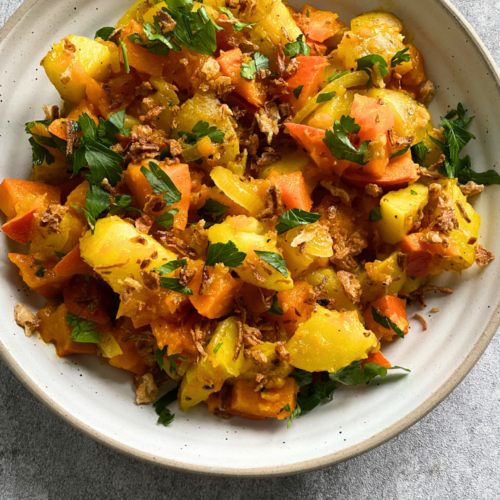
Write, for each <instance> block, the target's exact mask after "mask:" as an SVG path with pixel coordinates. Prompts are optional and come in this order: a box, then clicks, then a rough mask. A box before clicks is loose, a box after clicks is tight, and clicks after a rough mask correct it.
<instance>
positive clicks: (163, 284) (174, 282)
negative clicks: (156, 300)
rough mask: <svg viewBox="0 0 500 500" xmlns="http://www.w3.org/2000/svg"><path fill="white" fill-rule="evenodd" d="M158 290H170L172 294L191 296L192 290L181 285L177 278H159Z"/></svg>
mask: <svg viewBox="0 0 500 500" xmlns="http://www.w3.org/2000/svg"><path fill="white" fill-rule="evenodd" d="M160 288H163V289H164V290H172V292H177V293H182V294H184V295H193V290H191V288H189V287H188V286H186V285H183V284H182V283H181V281H180V280H179V279H177V278H160Z"/></svg>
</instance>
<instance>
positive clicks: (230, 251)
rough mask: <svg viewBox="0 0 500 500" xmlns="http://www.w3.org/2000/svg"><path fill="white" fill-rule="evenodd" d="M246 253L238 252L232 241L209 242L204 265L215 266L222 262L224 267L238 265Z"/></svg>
mask: <svg viewBox="0 0 500 500" xmlns="http://www.w3.org/2000/svg"><path fill="white" fill-rule="evenodd" d="M246 256H247V254H246V253H243V252H240V251H239V250H238V247H237V246H236V245H235V244H234V243H233V242H232V241H228V242H227V243H210V245H209V247H208V252H207V260H206V262H205V265H207V266H215V265H216V264H224V265H225V266H226V267H233V268H234V267H238V266H240V265H241V264H242V263H243V261H244V260H245V258H246Z"/></svg>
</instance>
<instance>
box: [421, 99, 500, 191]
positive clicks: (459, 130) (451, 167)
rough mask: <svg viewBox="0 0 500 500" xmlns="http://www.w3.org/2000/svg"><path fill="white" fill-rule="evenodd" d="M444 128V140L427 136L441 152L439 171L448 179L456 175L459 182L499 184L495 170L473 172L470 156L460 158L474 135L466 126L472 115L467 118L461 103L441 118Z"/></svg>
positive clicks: (487, 184) (499, 176)
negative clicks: (442, 156) (441, 164)
mask: <svg viewBox="0 0 500 500" xmlns="http://www.w3.org/2000/svg"><path fill="white" fill-rule="evenodd" d="M441 120H442V122H443V124H442V128H443V129H444V132H443V135H444V142H441V141H438V140H437V139H435V138H434V137H432V136H429V137H430V138H431V139H432V141H433V142H434V143H435V144H437V145H438V146H439V147H440V148H441V150H442V151H443V154H444V155H445V158H446V159H445V161H444V164H443V166H442V167H440V169H439V172H440V173H441V174H442V175H446V176H448V177H449V178H450V179H452V178H454V177H456V178H457V179H458V182H460V184H467V182H469V181H473V182H475V183H477V184H484V185H486V186H490V185H492V184H500V175H498V172H496V171H495V170H488V171H486V172H475V171H474V170H472V165H471V158H470V156H466V157H464V158H460V153H461V152H462V150H463V149H464V148H465V146H467V144H468V143H469V142H470V141H471V140H472V139H476V137H475V136H474V135H473V134H471V133H470V132H469V131H468V128H469V126H470V124H471V123H472V121H473V120H474V117H470V118H467V111H466V110H465V108H464V107H463V105H462V103H459V104H458V106H457V109H452V110H451V111H450V112H449V113H448V114H447V115H446V116H445V117H442V118H441Z"/></svg>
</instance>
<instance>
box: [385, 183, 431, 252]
mask: <svg viewBox="0 0 500 500" xmlns="http://www.w3.org/2000/svg"><path fill="white" fill-rule="evenodd" d="M428 199H429V188H428V187H427V186H424V185H423V184H412V185H411V186H408V187H407V188H404V189H400V190H399V191H391V192H389V193H387V194H386V195H385V196H383V197H382V199H381V200H380V213H381V214H382V220H381V221H380V222H379V228H380V236H382V239H383V240H384V241H385V242H386V243H390V244H391V245H395V244H396V243H399V242H400V241H402V240H403V239H404V237H405V236H406V235H407V234H408V233H409V232H410V230H411V228H412V227H413V225H414V224H415V221H416V220H417V217H418V214H419V212H420V211H421V210H423V208H424V207H425V205H426V204H427V201H428Z"/></svg>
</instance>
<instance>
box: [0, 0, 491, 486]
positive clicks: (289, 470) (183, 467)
mask: <svg viewBox="0 0 500 500" xmlns="http://www.w3.org/2000/svg"><path fill="white" fill-rule="evenodd" d="M41 1H44V0H25V1H24V3H22V4H21V6H20V7H19V8H18V9H17V10H16V11H15V12H14V14H13V15H12V16H11V17H10V18H9V19H8V20H7V22H6V23H5V25H4V26H3V27H2V28H1V29H0V51H1V49H2V43H3V41H4V39H5V38H6V37H7V35H8V34H9V33H10V32H11V31H12V30H13V29H14V28H15V27H16V25H17V24H18V23H19V22H20V21H21V20H22V19H23V18H24V16H25V15H26V14H27V13H28V12H29V11H30V10H31V9H32V8H33V7H34V6H35V5H36V4H38V3H39V2H41ZM435 1H436V3H437V4H439V5H440V6H441V7H442V8H443V9H445V10H446V11H447V12H448V13H449V14H451V15H452V16H453V18H454V20H455V22H456V23H457V24H458V25H459V26H460V27H461V28H462V30H464V31H465V32H466V33H467V34H468V35H469V37H470V39H471V40H472V41H473V43H474V46H475V48H476V49H477V51H478V52H479V54H480V55H481V56H482V58H483V59H484V60H485V62H486V64H487V65H488V67H489V68H490V70H491V74H492V76H493V78H494V79H495V81H496V85H497V88H498V89H499V91H500V70H499V69H498V67H497V66H496V64H495V61H494V60H493V58H492V56H491V54H490V53H489V51H488V49H487V48H486V46H485V45H484V43H483V42H482V40H481V39H480V38H479V36H478V35H477V33H476V32H475V30H474V28H472V26H471V25H470V24H469V23H468V22H467V20H466V19H465V18H464V17H463V16H462V14H461V13H460V12H459V11H458V10H457V9H456V8H455V6H454V5H452V4H451V3H450V1H449V0H435ZM499 326H500V305H499V306H498V307H497V309H496V310H495V311H494V313H493V314H492V316H491V318H490V321H489V323H488V325H487V327H486V328H485V330H484V332H483V334H482V335H481V337H480V338H479V340H478V341H477V342H476V343H475V345H474V346H473V347H472V349H471V352H470V353H469V355H468V356H467V357H466V358H465V359H464V361H463V362H462V364H461V365H460V366H459V367H458V368H457V369H456V370H455V372H454V373H453V374H452V375H451V376H450V377H449V378H448V380H446V381H445V382H444V383H443V384H442V385H441V386H439V387H438V388H437V389H436V391H435V392H434V393H433V394H431V395H430V396H429V398H428V399H427V400H426V401H425V402H424V403H422V404H421V405H420V406H419V407H418V408H416V409H415V410H413V411H412V412H411V413H410V414H409V415H407V416H406V417H404V418H402V419H401V420H400V421H399V422H398V423H396V424H394V425H392V426H391V427H388V428H387V429H384V430H383V431H381V432H379V433H378V434H376V435H375V436H373V437H371V438H369V439H366V440H365V441H363V442H362V443H359V444H357V445H354V446H350V447H349V448H346V449H345V450H342V451H338V452H336V453H332V454H329V455H326V456H324V457H321V458H316V459H313V460H306V461H302V462H297V463H294V464H291V465H280V466H277V467H273V468H272V471H270V470H269V467H267V468H265V469H263V468H259V467H256V468H245V469H229V468H225V467H220V468H216V469H214V468H212V467H206V466H202V465H193V464H186V463H182V462H180V461H177V460H169V459H166V458H161V457H158V456H156V455H153V454H151V453H145V452H142V451H139V450H137V449H135V448H132V447H130V446H127V445H124V444H123V443H121V442H120V441H117V440H115V439H112V438H111V437H109V436H106V435H105V434H102V433H101V432H98V431H96V430H95V429H93V428H91V427H90V426H88V425H86V424H84V423H83V422H81V421H80V420H79V419H78V418H76V417H74V416H73V415H70V414H69V413H67V412H66V411H65V410H64V408H62V407H61V406H59V405H58V404H57V403H55V402H54V401H53V400H52V399H51V398H50V397H49V396H48V395H47V394H46V393H45V391H44V390H43V389H42V388H41V387H39V386H38V385H37V384H36V383H35V382H34V381H33V380H32V379H31V378H30V377H29V376H28V375H27V374H26V372H25V371H24V370H23V369H22V368H21V366H20V365H19V364H18V363H17V362H16V361H15V359H14V357H13V356H12V355H11V354H10V352H9V351H8V349H7V348H6V346H5V345H4V344H3V342H2V341H1V339H0V355H1V356H2V358H3V360H4V361H5V362H6V363H7V365H8V366H9V368H10V369H11V370H12V372H13V373H14V374H15V375H16V377H17V378H18V379H19V380H20V381H21V382H22V383H23V384H24V386H25V387H27V388H28V390H29V391H30V392H31V393H32V394H33V395H34V396H36V397H37V398H38V399H39V400H40V401H42V402H43V403H44V404H45V405H46V406H47V407H48V408H50V409H51V410H52V411H53V412H54V413H55V414H56V415H58V416H59V417H61V418H63V419H64V420H65V421H66V422H68V423H69V424H71V425H72V426H73V427H75V428H76V429H78V430H80V431H82V432H84V433H85V434H87V435H89V436H90V437H91V438H93V439H95V440H96V441H98V442H100V443H102V444H104V445H106V446H108V447H109V448H112V449H114V450H117V451H120V452H121V453H124V454H125V455H128V456H130V457H133V458H137V459H139V460H143V461H145V462H149V463H152V464H156V465H160V466H162V467H166V468H169V469H173V470H176V471H179V472H190V473H197V474H205V475H211V476H228V477H229V476H240V477H259V478H263V477H278V476H287V475H292V474H299V473H303V472H310V471H314V470H318V469H321V468H324V467H328V466H331V465H335V464H338V463H340V462H344V461H346V460H349V459H351V458H354V457H356V456H358V455H361V454H363V453H366V452H368V451H370V450H372V449H374V448H376V447H377V446H380V445H382V444H384V443H386V442H387V441H389V440H390V439H392V438H394V437H396V436H397V435H398V434H400V433H402V432H403V431H405V430H406V429H408V428H409V427H411V426H412V425H413V424H415V423H417V422H418V421H419V420H420V419H422V418H423V417H425V416H426V415H427V414H428V413H429V412H431V411H432V410H433V409H434V408H435V407H436V406H437V405H438V404H439V403H441V402H442V401H443V400H444V399H445V398H446V397H447V396H448V395H449V394H450V393H451V392H452V391H453V390H454V389H455V388H456V387H457V386H458V384H460V382H462V380H463V379H464V378H465V377H466V375H467V374H468V373H469V372H470V371H471V369H472V368H473V367H474V365H475V364H476V363H477V361H478V360H479V358H480V357H481V355H482V354H483V353H484V351H485V350H486V348H487V347H488V345H489V343H490V342H491V340H492V339H493V337H494V335H495V333H496V331H497V329H498V327H499Z"/></svg>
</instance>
